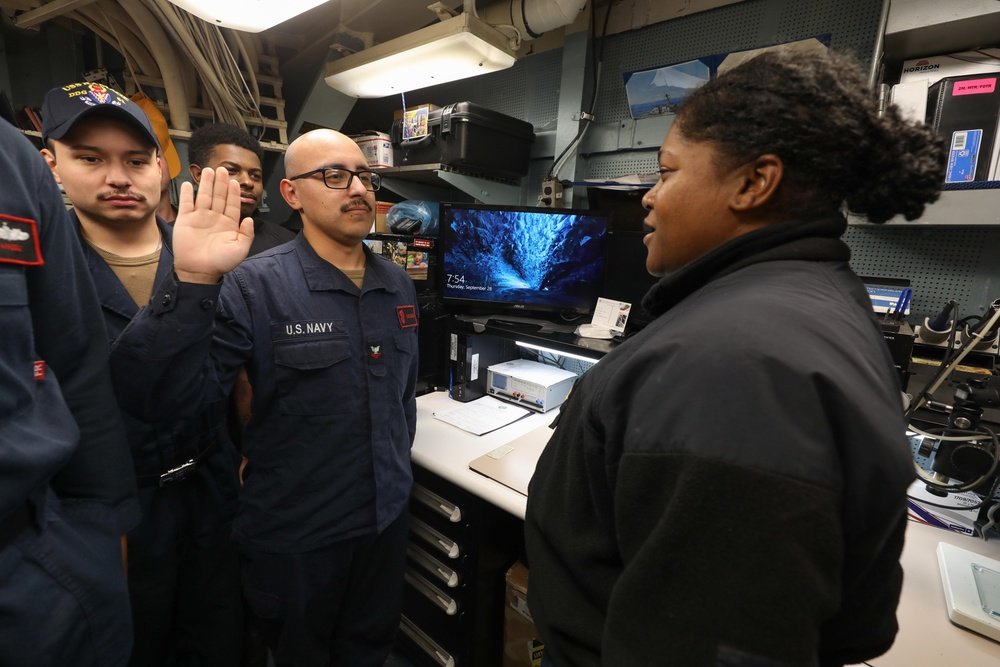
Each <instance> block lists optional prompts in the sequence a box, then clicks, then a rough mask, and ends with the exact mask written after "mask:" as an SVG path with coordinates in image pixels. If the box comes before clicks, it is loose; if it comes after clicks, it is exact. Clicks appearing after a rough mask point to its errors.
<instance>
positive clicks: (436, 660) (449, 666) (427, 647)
mask: <svg viewBox="0 0 1000 667" xmlns="http://www.w3.org/2000/svg"><path fill="white" fill-rule="evenodd" d="M399 631H400V633H401V634H402V635H403V637H405V638H406V639H407V640H409V643H410V644H412V645H413V646H414V647H416V649H417V650H418V651H419V655H420V656H421V658H423V660H424V661H426V662H428V664H431V665H438V666H439V667H456V666H457V664H458V663H457V662H455V658H454V656H452V655H451V654H450V653H448V651H446V650H445V649H444V648H442V646H441V645H440V644H438V643H437V642H435V641H434V640H433V639H431V637H430V636H429V635H428V634H427V633H425V632H424V631H423V630H421V629H420V628H418V627H417V626H416V625H415V624H414V623H413V621H411V620H410V619H408V618H407V617H406V615H405V614H404V615H403V616H402V617H401V618H400V619H399Z"/></svg>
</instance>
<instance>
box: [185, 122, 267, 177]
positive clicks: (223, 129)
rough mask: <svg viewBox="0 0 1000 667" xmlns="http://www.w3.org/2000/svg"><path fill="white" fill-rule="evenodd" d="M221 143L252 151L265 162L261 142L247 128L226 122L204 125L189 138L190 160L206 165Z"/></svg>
mask: <svg viewBox="0 0 1000 667" xmlns="http://www.w3.org/2000/svg"><path fill="white" fill-rule="evenodd" d="M221 144H227V145H233V146H239V147H240V148H245V149H247V150H248V151H251V152H252V153H254V154H255V155H256V156H257V159H258V160H260V163H261V164H264V149H263V148H261V146H260V142H259V141H257V139H256V138H255V137H254V136H253V135H251V134H250V133H249V132H247V131H246V130H241V129H240V128H238V127H236V126H235V125H226V124H225V123H209V124H208V125H202V126H201V127H199V128H198V129H196V130H195V131H194V132H192V133H191V138H190V139H188V162H189V163H191V164H196V165H198V166H201V167H204V166H206V165H207V164H208V162H209V160H211V158H212V151H213V150H214V149H215V147H216V146H219V145H221Z"/></svg>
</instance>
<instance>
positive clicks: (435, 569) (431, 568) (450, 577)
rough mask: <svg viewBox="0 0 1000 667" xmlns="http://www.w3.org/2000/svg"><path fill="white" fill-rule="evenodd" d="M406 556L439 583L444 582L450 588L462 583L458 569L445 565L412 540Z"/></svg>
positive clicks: (407, 545)
mask: <svg viewBox="0 0 1000 667" xmlns="http://www.w3.org/2000/svg"><path fill="white" fill-rule="evenodd" d="M406 557H407V558H408V559H409V560H410V562H411V563H414V564H416V565H418V566H420V567H421V568H422V569H423V570H425V571H426V572H427V573H428V574H429V575H430V576H431V577H432V578H433V580H434V581H435V582H437V583H438V584H439V585H440V584H443V585H445V586H447V587H448V588H457V587H458V585H459V584H460V583H462V576H461V574H460V573H459V571H458V570H455V569H453V568H452V567H449V566H447V565H445V564H444V563H442V562H441V561H439V560H438V559H437V558H435V557H434V556H432V555H430V554H429V553H427V552H426V551H424V550H423V549H422V548H420V546H418V545H416V544H413V543H412V542H408V543H407V544H406Z"/></svg>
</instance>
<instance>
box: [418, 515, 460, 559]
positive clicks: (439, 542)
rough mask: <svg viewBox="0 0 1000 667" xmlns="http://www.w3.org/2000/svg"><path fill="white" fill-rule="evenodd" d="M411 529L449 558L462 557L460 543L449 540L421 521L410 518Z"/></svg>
mask: <svg viewBox="0 0 1000 667" xmlns="http://www.w3.org/2000/svg"><path fill="white" fill-rule="evenodd" d="M410 529H411V530H412V531H413V533H414V534H415V535H417V536H418V537H420V538H422V539H424V540H427V542H429V543H430V544H433V545H434V546H435V547H437V548H438V549H440V550H441V553H443V554H444V555H446V556H447V557H448V558H458V557H459V556H461V555H462V550H461V549H460V548H459V546H458V542H453V541H452V540H449V539H448V538H447V537H445V536H444V535H442V534H441V533H439V532H438V531H436V530H434V529H433V528H431V527H430V526H428V525H427V524H426V523H424V522H423V521H421V520H420V519H415V518H413V517H410Z"/></svg>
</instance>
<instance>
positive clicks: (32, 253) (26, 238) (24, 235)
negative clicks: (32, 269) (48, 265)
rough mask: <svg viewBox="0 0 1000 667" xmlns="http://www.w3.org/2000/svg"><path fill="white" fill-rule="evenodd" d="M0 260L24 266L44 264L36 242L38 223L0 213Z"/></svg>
mask: <svg viewBox="0 0 1000 667" xmlns="http://www.w3.org/2000/svg"><path fill="white" fill-rule="evenodd" d="M0 262H6V263H8V264H23V265H25V266H40V265H41V264H44V261H42V249H41V247H40V246H39V244H38V223H36V222H35V221H34V220H28V219H26V218H15V217H13V216H9V215H4V214H2V213H0Z"/></svg>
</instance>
